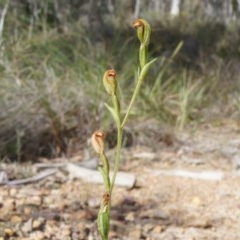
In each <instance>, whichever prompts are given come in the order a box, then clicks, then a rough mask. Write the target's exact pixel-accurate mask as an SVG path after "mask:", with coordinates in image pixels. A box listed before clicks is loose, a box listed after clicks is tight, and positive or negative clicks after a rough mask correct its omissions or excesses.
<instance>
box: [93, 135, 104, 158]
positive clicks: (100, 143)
mask: <svg viewBox="0 0 240 240" xmlns="http://www.w3.org/2000/svg"><path fill="white" fill-rule="evenodd" d="M91 143H92V146H93V148H94V150H95V151H96V152H97V153H99V154H103V153H104V150H105V144H104V133H103V132H101V131H96V132H94V133H93V135H92V137H91Z"/></svg>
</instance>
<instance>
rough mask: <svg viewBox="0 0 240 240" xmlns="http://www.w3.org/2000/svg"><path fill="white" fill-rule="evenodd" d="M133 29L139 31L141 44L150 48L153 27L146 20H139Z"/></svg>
mask: <svg viewBox="0 0 240 240" xmlns="http://www.w3.org/2000/svg"><path fill="white" fill-rule="evenodd" d="M133 27H134V28H135V29H136V30H137V35H138V39H139V41H140V42H141V44H144V45H145V46H148V44H149V41H150V35H151V27H150V25H149V24H148V22H147V21H146V20H144V19H137V20H136V21H135V22H134V23H133Z"/></svg>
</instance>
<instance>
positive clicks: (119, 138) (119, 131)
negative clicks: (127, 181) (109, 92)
mask: <svg viewBox="0 0 240 240" xmlns="http://www.w3.org/2000/svg"><path fill="white" fill-rule="evenodd" d="M112 101H113V106H114V109H115V111H116V113H117V116H118V118H117V121H116V124H117V152H116V160H115V165H114V172H113V177H112V183H111V187H110V193H112V190H113V187H114V184H115V180H116V177H117V172H118V169H119V165H120V161H121V148H122V133H123V128H122V127H121V119H120V105H119V101H118V98H117V96H116V95H114V96H113V97H112Z"/></svg>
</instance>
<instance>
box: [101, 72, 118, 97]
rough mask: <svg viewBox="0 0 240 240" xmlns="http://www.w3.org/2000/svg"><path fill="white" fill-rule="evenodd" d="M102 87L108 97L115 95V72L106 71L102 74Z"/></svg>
mask: <svg viewBox="0 0 240 240" xmlns="http://www.w3.org/2000/svg"><path fill="white" fill-rule="evenodd" d="M103 85H104V87H105V89H106V91H107V93H108V94H109V95H111V96H113V95H116V92H117V79H116V72H115V71H114V70H113V69H110V70H107V71H106V72H105V73H104V75H103Z"/></svg>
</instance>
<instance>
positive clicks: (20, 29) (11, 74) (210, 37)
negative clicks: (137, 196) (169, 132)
mask: <svg viewBox="0 0 240 240" xmlns="http://www.w3.org/2000/svg"><path fill="white" fill-rule="evenodd" d="M238 3H239V1H238V0H224V1H222V0H171V1H170V0H149V1H141V0H118V1H117V0H88V1H87V0H81V1H79V0H44V1H37V0H22V1H18V0H6V1H5V0H0V109H1V111H0V154H1V159H2V161H9V160H18V161H24V160H27V161H28V160H34V159H37V158H38V157H55V156H59V155H66V156H72V155H73V154H76V153H77V152H78V151H79V150H81V149H83V148H85V147H86V142H87V139H88V138H89V136H90V135H91V133H92V132H93V131H94V130H96V129H98V128H103V129H110V127H109V126H108V124H109V121H111V120H110V117H109V115H108V113H107V111H106V109H105V108H104V104H103V103H104V101H108V96H106V94H105V91H104V90H103V87H102V74H103V72H104V71H105V70H106V69H107V68H110V67H113V68H114V69H115V70H116V71H117V72H118V79H119V83H120V94H121V96H122V106H123V111H124V106H126V105H127V103H128V101H129V98H130V96H131V93H132V91H133V86H134V81H135V76H136V69H137V64H138V59H137V58H138V54H137V51H138V47H139V43H138V41H137V39H136V36H135V32H134V30H133V29H132V28H131V23H132V22H133V20H134V19H136V18H138V17H141V18H145V19H147V20H148V21H149V23H150V24H151V26H152V29H153V33H152V40H151V45H150V52H151V57H157V58H158V60H157V63H156V64H155V65H154V67H153V68H152V70H151V72H150V73H149V76H148V77H147V79H146V81H145V84H144V86H143V88H142V91H141V94H140V97H139V99H138V101H137V102H136V105H135V107H134V109H133V116H132V122H133V121H134V122H136V121H143V120H144V119H149V118H154V119H158V120H159V121H160V122H162V123H164V124H168V125H171V126H173V127H177V128H179V129H184V128H188V127H192V126H197V125H198V124H200V123H203V122H210V123H214V124H218V122H219V119H224V118H234V119H238V118H239V111H240V96H239V87H240V86H239V84H240V79H239V71H240V64H239V60H240V35H239V34H240V26H239V25H240V24H239V20H240V11H239V7H238ZM123 92H124V94H122V93H123ZM129 125H130V126H131V122H130V123H129Z"/></svg>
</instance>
